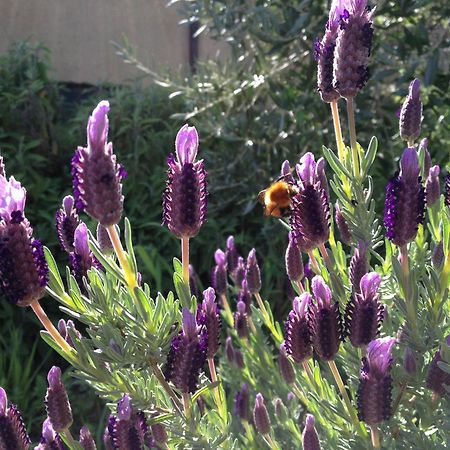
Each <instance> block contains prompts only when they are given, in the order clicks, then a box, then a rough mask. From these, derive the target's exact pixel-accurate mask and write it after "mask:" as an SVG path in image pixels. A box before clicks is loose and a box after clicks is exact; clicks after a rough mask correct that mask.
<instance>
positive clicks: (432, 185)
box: [425, 166, 441, 206]
mask: <svg viewBox="0 0 450 450" xmlns="http://www.w3.org/2000/svg"><path fill="white" fill-rule="evenodd" d="M439 172H440V168H439V166H433V167H432V168H431V169H430V171H429V174H428V178H427V181H426V184H425V193H426V202H427V206H431V205H434V204H435V203H436V202H437V201H438V200H439V196H440V194H441V190H440V187H439Z"/></svg>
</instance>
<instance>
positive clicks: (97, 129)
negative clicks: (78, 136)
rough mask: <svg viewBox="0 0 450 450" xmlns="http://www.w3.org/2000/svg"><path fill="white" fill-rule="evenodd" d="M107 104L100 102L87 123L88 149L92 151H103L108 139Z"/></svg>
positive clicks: (106, 102) (105, 101)
mask: <svg viewBox="0 0 450 450" xmlns="http://www.w3.org/2000/svg"><path fill="white" fill-rule="evenodd" d="M108 111H109V102H108V101H107V100H102V101H101V102H100V103H99V104H98V105H97V107H96V108H95V109H94V111H93V112H92V115H91V117H89V121H88V127H87V131H88V148H89V150H91V151H92V150H93V151H104V149H105V145H106V139H107V138H108Z"/></svg>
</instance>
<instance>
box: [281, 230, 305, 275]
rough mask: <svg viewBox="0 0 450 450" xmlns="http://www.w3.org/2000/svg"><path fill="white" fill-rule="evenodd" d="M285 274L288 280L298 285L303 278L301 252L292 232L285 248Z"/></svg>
mask: <svg viewBox="0 0 450 450" xmlns="http://www.w3.org/2000/svg"><path fill="white" fill-rule="evenodd" d="M285 262H286V273H287V275H288V277H289V279H290V280H291V281H293V282H297V283H299V282H300V281H301V280H302V278H303V276H304V268H303V261H302V252H301V250H300V247H299V246H298V245H297V241H296V240H295V238H294V236H293V234H292V232H290V233H289V244H288V246H287V248H286V256H285Z"/></svg>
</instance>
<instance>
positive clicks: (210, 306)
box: [197, 287, 222, 358]
mask: <svg viewBox="0 0 450 450" xmlns="http://www.w3.org/2000/svg"><path fill="white" fill-rule="evenodd" d="M197 323H198V324H199V325H204V326H205V327H206V331H207V334H208V348H207V354H206V356H207V357H208V358H213V357H214V355H215V354H216V353H217V350H218V349H219V338H220V328H221V326H222V322H221V320H220V315H219V308H218V306H217V303H216V295H215V293H214V289H213V288H211V287H210V288H208V289H206V290H204V291H203V302H202V303H201V304H200V305H199V307H198V312H197Z"/></svg>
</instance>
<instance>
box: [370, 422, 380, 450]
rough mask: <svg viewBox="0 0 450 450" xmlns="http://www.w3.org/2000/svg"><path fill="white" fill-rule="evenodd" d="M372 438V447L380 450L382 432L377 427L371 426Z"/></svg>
mask: <svg viewBox="0 0 450 450" xmlns="http://www.w3.org/2000/svg"><path fill="white" fill-rule="evenodd" d="M370 437H371V439H372V447H373V448H374V449H380V448H381V447H380V432H379V431H378V427H377V426H376V425H370Z"/></svg>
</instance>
